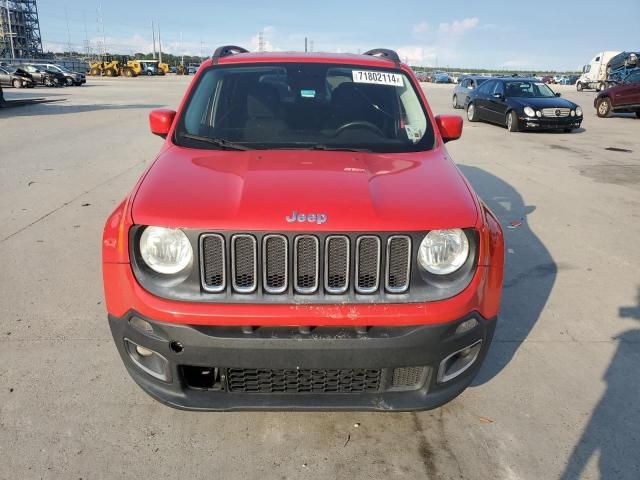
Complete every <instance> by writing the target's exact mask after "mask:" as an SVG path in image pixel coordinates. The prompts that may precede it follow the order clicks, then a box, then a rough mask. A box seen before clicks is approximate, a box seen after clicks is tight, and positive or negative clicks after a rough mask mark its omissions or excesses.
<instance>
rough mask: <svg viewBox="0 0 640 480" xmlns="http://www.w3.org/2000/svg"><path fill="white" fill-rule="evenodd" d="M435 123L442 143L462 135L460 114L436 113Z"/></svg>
mask: <svg viewBox="0 0 640 480" xmlns="http://www.w3.org/2000/svg"><path fill="white" fill-rule="evenodd" d="M436 125H438V130H439V131H440V135H441V136H442V141H443V142H444V143H447V142H450V141H451V140H457V139H459V138H460V136H461V135H462V117H461V116H460V115H436Z"/></svg>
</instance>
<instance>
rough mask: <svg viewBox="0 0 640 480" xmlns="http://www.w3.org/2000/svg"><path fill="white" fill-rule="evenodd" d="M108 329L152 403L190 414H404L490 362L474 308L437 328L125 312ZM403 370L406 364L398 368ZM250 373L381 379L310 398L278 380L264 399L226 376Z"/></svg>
mask: <svg viewBox="0 0 640 480" xmlns="http://www.w3.org/2000/svg"><path fill="white" fill-rule="evenodd" d="M134 317H137V318H142V319H144V320H145V321H146V322H147V323H148V325H151V327H152V331H148V330H143V329H140V327H139V325H138V326H134V324H132V322H131V320H132V319H133V318H134ZM472 317H473V318H475V319H476V320H477V324H476V326H475V327H473V328H471V329H470V330H467V331H465V332H461V333H456V328H457V327H458V326H459V325H460V324H462V323H463V322H465V321H467V320H469V319H470V318H472ZM134 322H135V321H134ZM109 324H110V326H111V332H112V334H113V337H114V340H115V342H116V345H117V348H118V351H119V352H120V356H121V357H122V359H123V361H124V364H125V366H126V368H127V370H128V371H129V374H130V375H131V377H132V378H133V379H134V380H135V381H136V382H137V383H138V385H140V387H142V389H143V390H145V391H146V392H147V393H148V394H150V395H151V396H152V397H154V398H155V399H157V400H159V401H160V402H162V403H164V404H166V405H169V406H172V407H176V408H181V409H187V410H405V411H406V410H426V409H431V408H435V407H438V406H440V405H442V404H444V403H446V402H448V401H450V400H452V399H453V398H455V397H456V396H457V395H459V394H460V393H461V392H462V391H463V390H464V389H465V388H466V387H467V386H468V385H469V384H470V383H471V381H472V379H473V377H474V376H475V374H476V373H477V371H478V369H479V368H480V365H481V364H482V362H483V360H484V357H485V356H486V353H487V350H488V348H489V345H490V343H491V339H492V337H493V332H494V330H495V325H496V319H495V318H492V319H484V318H483V317H482V316H481V315H479V314H478V313H477V312H472V313H470V314H469V315H467V316H464V317H463V318H460V319H459V320H456V321H453V322H449V323H445V324H435V325H417V326H416V325H414V326H404V327H370V328H368V329H367V328H364V329H363V328H357V329H356V328H349V327H318V328H298V327H261V328H248V327H234V326H220V327H218V326H213V327H212V326H197V325H184V324H174V323H166V322H155V321H153V320H152V319H149V318H145V317H143V316H142V315H140V314H138V313H136V312H135V311H130V312H128V313H127V314H126V315H124V316H123V317H115V316H112V315H109ZM479 341H481V344H480V347H479V353H477V357H475V360H474V361H473V363H470V366H468V368H466V369H465V370H464V371H462V373H460V374H459V375H458V376H456V377H455V378H453V379H451V380H448V381H444V382H439V381H438V370H439V367H440V365H441V362H443V360H445V359H446V358H447V357H449V356H450V355H451V354H453V353H455V352H457V351H460V350H462V349H465V348H467V347H469V346H471V345H474V344H478V342H479ZM132 345H139V346H141V347H144V348H146V349H150V350H152V351H154V352H156V353H157V354H159V356H160V357H159V358H162V359H163V362H164V364H163V365H164V366H163V367H162V371H163V372H164V374H163V377H164V380H161V379H159V378H156V376H154V375H151V374H149V373H148V372H147V371H145V370H144V369H143V368H141V367H140V363H138V361H136V359H135V358H136V354H135V353H133V354H132V353H131V346H132ZM178 347H179V348H178ZM138 358H140V357H138ZM154 358H155V357H154ZM404 367H410V368H409V369H408V370H400V369H403V368H404ZM412 368H413V370H411V369H412ZM231 369H233V370H231ZM256 369H260V370H261V371H262V375H263V376H264V375H267V376H271V377H270V378H273V377H274V376H277V375H278V374H279V373H278V372H280V373H281V372H283V371H285V372H288V375H289V376H288V377H287V378H288V379H289V380H288V381H291V378H294V379H295V378H296V377H300V376H303V375H304V374H303V372H311V374H314V372H315V374H318V375H324V373H323V372H327V371H336V370H339V371H345V370H346V371H355V370H359V369H368V370H367V371H370V372H372V371H375V372H378V373H376V375H378V378H379V383H377V384H376V385H377V386H376V387H375V389H373V390H372V389H371V388H370V389H368V390H366V391H348V392H346V391H343V392H340V393H338V392H335V391H331V390H330V389H329V390H328V391H321V392H320V391H318V389H316V388H312V389H311V391H309V392H306V393H300V392H295V393H291V390H287V391H286V392H284V393H283V391H282V389H284V388H285V387H286V385H284V384H280V385H278V388H281V390H277V389H276V390H275V391H269V393H264V392H263V391H260V392H250V391H247V390H242V389H240V390H238V389H236V388H235V386H234V384H232V382H231V381H230V380H229V373H230V372H231V371H235V372H237V371H242V372H249V371H252V372H253V371H255V370H256ZM349 369H351V370H349ZM407 371H411V372H414V373H416V372H419V374H417V375H415V381H414V382H413V383H411V384H410V385H404V386H403V385H400V386H398V385H397V384H396V378H400V373H398V372H401V373H402V372H407ZM194 372H196V374H198V372H216V374H215V375H216V378H215V381H212V382H210V383H207V382H205V383H207V384H206V385H204V386H203V384H202V383H199V382H198V381H195V382H194V379H193V375H194ZM202 374H204V373H202ZM292 376H293V377H292ZM323 378H325V380H326V377H323ZM254 380H255V378H254ZM316 380H317V378H316ZM269 381H271V380H269ZM294 381H295V380H294ZM312 381H313V380H312ZM272 384H273V382H272V383H271V384H270V385H272ZM254 386H255V385H254Z"/></svg>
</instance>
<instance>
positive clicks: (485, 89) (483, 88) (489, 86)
mask: <svg viewBox="0 0 640 480" xmlns="http://www.w3.org/2000/svg"><path fill="white" fill-rule="evenodd" d="M496 83H498V82H496V81H495V80H491V81H490V82H485V83H484V84H483V85H480V87H478V93H484V94H489V93H490V92H492V91H493V89H494V87H495V86H496Z"/></svg>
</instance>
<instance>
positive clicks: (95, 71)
mask: <svg viewBox="0 0 640 480" xmlns="http://www.w3.org/2000/svg"><path fill="white" fill-rule="evenodd" d="M100 73H101V72H100V69H99V68H95V67H94V68H92V69H91V71H90V72H89V75H93V76H94V77H99V76H100Z"/></svg>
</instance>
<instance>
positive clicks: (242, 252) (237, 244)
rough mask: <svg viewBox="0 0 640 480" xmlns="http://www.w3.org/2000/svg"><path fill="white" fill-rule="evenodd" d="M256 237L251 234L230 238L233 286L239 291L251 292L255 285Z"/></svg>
mask: <svg viewBox="0 0 640 480" xmlns="http://www.w3.org/2000/svg"><path fill="white" fill-rule="evenodd" d="M256 257H257V248H256V239H255V238H254V237H252V236H251V235H234V236H233V237H232V238H231V270H232V273H233V276H232V279H233V288H234V290H236V291H237V292H240V293H251V292H253V291H254V290H255V289H256V286H257V261H256Z"/></svg>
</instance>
